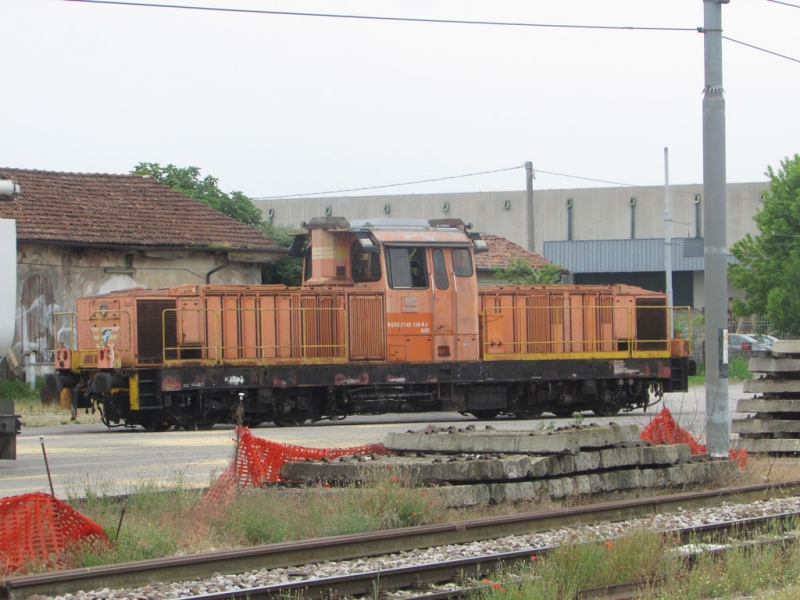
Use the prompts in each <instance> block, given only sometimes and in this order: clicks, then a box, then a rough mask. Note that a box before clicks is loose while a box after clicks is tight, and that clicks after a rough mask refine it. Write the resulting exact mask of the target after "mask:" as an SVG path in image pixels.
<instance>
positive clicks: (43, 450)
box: [39, 435, 56, 498]
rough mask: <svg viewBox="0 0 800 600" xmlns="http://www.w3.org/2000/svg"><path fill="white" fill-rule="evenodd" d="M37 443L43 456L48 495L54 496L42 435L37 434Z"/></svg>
mask: <svg viewBox="0 0 800 600" xmlns="http://www.w3.org/2000/svg"><path fill="white" fill-rule="evenodd" d="M39 443H40V444H41V445H42V455H43V456H44V468H45V469H46V470H47V481H49V482H50V495H51V496H52V497H53V498H55V497H56V493H55V491H54V490H53V477H52V475H50V463H49V462H47V450H45V449H44V436H43V435H40V436H39Z"/></svg>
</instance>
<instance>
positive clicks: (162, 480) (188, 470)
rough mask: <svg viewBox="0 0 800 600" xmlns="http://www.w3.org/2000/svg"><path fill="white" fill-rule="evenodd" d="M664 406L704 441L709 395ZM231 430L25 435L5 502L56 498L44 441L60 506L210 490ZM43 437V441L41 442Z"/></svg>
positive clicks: (372, 431) (3, 480)
mask: <svg viewBox="0 0 800 600" xmlns="http://www.w3.org/2000/svg"><path fill="white" fill-rule="evenodd" d="M742 397H744V396H743V393H742V384H741V383H740V384H731V385H730V386H729V406H730V411H731V416H732V417H733V416H735V415H734V410H735V407H736V400H738V399H740V398H742ZM663 406H666V407H667V408H669V410H670V412H671V413H672V414H673V416H674V417H675V418H676V419H677V421H678V423H679V424H680V425H681V426H682V427H683V428H685V429H687V430H688V431H690V432H691V433H692V434H694V435H695V437H697V438H698V439H702V438H703V437H704V429H705V390H704V388H702V387H697V388H692V389H691V390H690V391H689V392H687V393H685V394H667V395H665V397H664V401H663ZM661 408H662V405H658V404H657V405H655V406H653V407H651V408H650V410H649V411H648V412H647V413H643V412H641V411H639V412H635V413H628V414H620V415H617V416H616V417H612V418H598V417H595V416H594V415H592V414H591V413H586V414H585V416H584V423H590V422H595V423H608V422H610V421H615V422H618V423H637V424H638V425H639V426H640V427H644V426H645V425H646V424H647V423H648V422H649V421H650V419H651V418H652V417H653V415H654V414H655V413H656V412H658V411H659V410H661ZM573 421H574V419H573V418H565V419H557V418H555V417H552V416H551V415H544V417H543V418H542V419H537V420H531V421H519V420H516V419H506V418H498V419H495V420H493V421H477V420H476V419H474V418H472V417H464V416H461V415H459V414H456V413H419V414H412V415H380V416H359V417H349V418H347V419H346V420H344V421H339V422H336V423H331V422H327V421H321V422H319V423H315V424H313V425H305V426H303V427H291V428H281V427H275V426H272V425H266V426H262V427H258V428H256V429H254V430H253V433H254V434H255V435H257V436H258V437H262V438H265V439H270V440H274V441H276V442H281V443H285V444H297V445H301V446H311V447H316V448H341V447H348V446H359V445H362V444H370V443H375V442H382V441H383V440H384V439H385V437H386V434H387V433H388V432H390V431H399V432H402V431H408V430H409V429H414V430H416V429H422V428H424V427H425V426H426V425H427V424H429V423H432V424H436V425H439V426H449V425H456V426H459V427H464V426H466V425H469V424H474V425H475V426H476V427H477V428H478V429H480V428H482V427H485V426H486V425H490V426H492V427H494V428H496V429H505V430H516V431H531V430H536V429H542V428H546V427H548V426H549V425H550V423H553V424H555V426H561V425H566V424H570V423H572V422H573ZM234 435H235V434H234V430H233V428H232V427H221V426H217V427H215V428H214V429H213V430H211V431H168V432H165V433H148V432H146V431H143V430H133V431H129V430H125V429H114V430H111V431H108V430H107V429H106V428H105V427H104V426H103V425H101V424H89V425H59V426H53V427H36V428H24V429H23V432H22V434H21V435H20V436H18V438H17V460H16V461H0V497H4V496H12V495H16V494H23V493H28V492H35V491H43V492H47V491H49V489H50V487H49V483H48V478H47V471H46V469H45V462H44V458H43V452H42V441H43V442H44V447H45V450H46V452H47V458H48V462H49V465H50V472H51V474H52V480H53V488H54V490H55V493H56V496H58V497H59V498H67V497H81V496H84V495H86V494H87V493H93V494H121V493H127V492H130V491H134V490H136V489H138V488H140V487H141V486H143V485H164V484H166V485H177V484H178V483H179V482H182V484H183V485H186V486H191V487H195V486H196V487H202V486H207V485H209V483H211V482H212V481H213V480H214V479H215V478H216V477H217V476H219V474H220V473H221V472H222V471H223V470H224V469H225V467H226V466H227V465H228V464H229V462H230V460H231V458H232V456H233V450H234ZM40 436H42V438H43V440H42V441H40Z"/></svg>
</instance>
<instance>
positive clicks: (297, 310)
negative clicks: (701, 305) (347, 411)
mask: <svg viewBox="0 0 800 600" xmlns="http://www.w3.org/2000/svg"><path fill="white" fill-rule="evenodd" d="M164 312H165V318H164V320H163V322H164V323H165V326H164V327H163V331H162V341H163V343H164V345H163V361H164V364H165V365H168V364H176V363H180V362H186V361H202V362H210V363H212V364H219V363H222V362H225V363H230V364H250V363H253V362H254V361H262V360H268V361H270V362H275V363H281V362H289V363H292V362H298V361H299V360H302V361H303V362H304V363H307V362H345V361H346V360H347V355H348V352H347V349H348V340H347V312H346V310H345V309H344V308H343V307H337V306H326V307H320V306H315V307H302V306H286V307H282V306H274V307H263V306H262V307H240V306H237V307H229V308H176V309H167V310H165V311H164ZM167 312H171V313H175V319H174V320H175V323H176V326H177V332H178V335H177V340H176V342H175V343H174V344H168V343H167V340H168V335H170V328H169V327H167V326H166V323H167V321H168V320H170V321H171V319H167V318H166V313H167ZM193 314H195V315H196V316H195V317H191V315H193ZM187 317H188V318H190V319H192V320H194V321H195V322H196V321H198V320H199V319H200V317H202V323H203V324H204V327H203V331H202V332H201V336H199V338H198V339H199V340H200V341H199V343H191V344H187V343H182V342H181V339H180V338H181V333H182V330H181V325H180V324H181V323H184V322H186V319H187Z"/></svg>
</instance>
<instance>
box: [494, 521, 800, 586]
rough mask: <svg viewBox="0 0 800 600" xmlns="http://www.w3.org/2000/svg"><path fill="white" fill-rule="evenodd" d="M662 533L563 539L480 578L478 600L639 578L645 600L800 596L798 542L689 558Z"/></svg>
mask: <svg viewBox="0 0 800 600" xmlns="http://www.w3.org/2000/svg"><path fill="white" fill-rule="evenodd" d="M675 550H676V544H675V541H674V540H670V539H668V538H666V537H665V536H663V535H660V534H657V533H652V532H648V531H640V532H637V533H634V534H633V535H631V536H627V537H625V538H620V539H616V540H613V541H609V542H597V543H587V544H579V543H577V541H576V542H575V543H568V544H566V545H564V546H561V547H560V548H557V549H556V550H555V551H553V552H552V553H551V554H549V555H547V556H544V557H542V558H539V557H537V558H536V559H532V560H531V561H530V562H529V563H528V564H525V565H523V566H520V567H517V568H516V569H515V570H513V571H510V572H506V573H500V574H496V575H493V576H491V577H490V578H488V579H484V580H483V581H484V583H487V584H489V586H488V587H487V588H486V589H485V591H484V592H483V593H481V594H480V597H481V598H482V600H500V599H505V598H508V597H514V598H522V599H524V600H528V599H530V600H534V599H535V600H560V599H562V598H575V597H577V592H578V591H579V590H582V589H585V588H590V587H600V586H605V585H612V584H618V583H629V582H648V581H649V582H652V581H657V583H656V584H655V585H653V584H647V583H644V584H643V585H642V588H643V589H642V593H641V595H637V597H638V598H642V599H644V600H705V599H711V598H743V597H759V595H760V594H763V593H768V594H769V597H770V598H773V599H775V598H778V599H781V600H783V599H789V598H793V599H796V598H798V597H800V596H799V594H800V548H798V546H797V545H796V544H791V545H789V544H783V545H774V546H756V547H748V548H745V547H739V548H735V549H732V550H730V551H728V552H726V553H725V554H724V555H723V556H719V555H712V554H709V553H705V554H701V555H700V556H699V557H698V558H697V559H696V561H693V562H691V565H690V561H687V560H686V559H684V558H682V557H681V556H680V555H679V554H677V553H676V552H675Z"/></svg>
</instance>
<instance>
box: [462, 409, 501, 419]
mask: <svg viewBox="0 0 800 600" xmlns="http://www.w3.org/2000/svg"><path fill="white" fill-rule="evenodd" d="M469 412H470V414H471V415H472V416H473V417H475V418H476V419H478V420H479V421H491V420H492V419H494V418H495V417H496V416H497V415H499V414H500V411H499V410H494V409H490V408H485V409H483V410H471V411H469Z"/></svg>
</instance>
